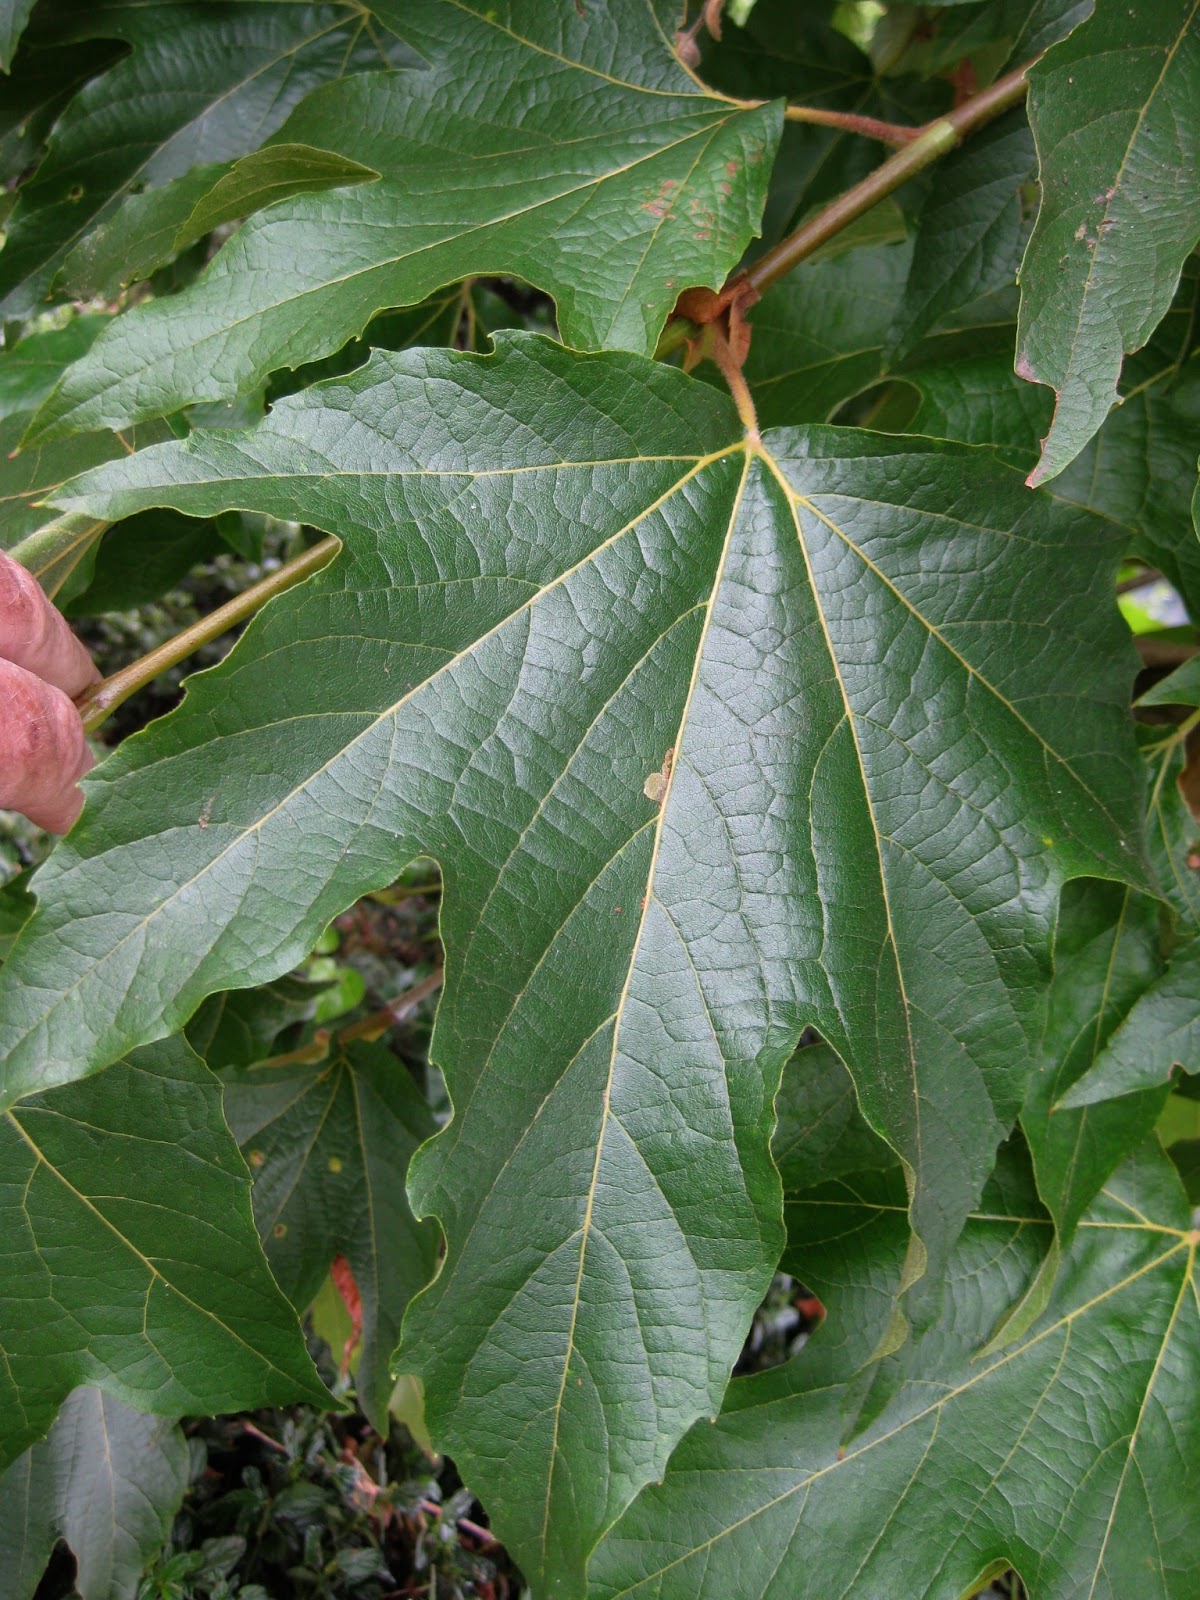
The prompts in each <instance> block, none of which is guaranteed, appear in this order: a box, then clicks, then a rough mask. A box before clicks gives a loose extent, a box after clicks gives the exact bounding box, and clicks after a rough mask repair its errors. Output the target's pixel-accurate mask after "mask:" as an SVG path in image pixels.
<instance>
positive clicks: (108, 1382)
mask: <svg viewBox="0 0 1200 1600" xmlns="http://www.w3.org/2000/svg"><path fill="white" fill-rule="evenodd" d="M167 1130H171V1135H172V1137H167V1136H166V1135H167ZM249 1188H250V1181H249V1175H248V1173H247V1171H246V1167H245V1164H244V1163H243V1161H242V1159H241V1157H240V1156H239V1155H238V1152H237V1147H236V1145H235V1144H234V1142H233V1139H232V1138H231V1136H230V1134H229V1131H228V1129H227V1128H226V1126H225V1122H224V1119H223V1117H222V1115H221V1091H220V1087H219V1085H218V1083H217V1080H216V1079H215V1078H214V1077H213V1076H212V1074H211V1073H209V1072H208V1071H207V1069H206V1068H205V1067H203V1066H202V1065H201V1063H200V1062H199V1061H198V1060H197V1058H196V1057H195V1056H194V1055H193V1054H192V1052H191V1051H190V1050H189V1049H188V1048H187V1046H186V1045H184V1044H182V1043H180V1042H179V1041H178V1040H172V1041H169V1042H167V1043H164V1044H159V1045H155V1046H153V1047H151V1048H148V1049H146V1050H144V1051H140V1052H138V1053H137V1054H135V1055H132V1056H131V1057H129V1058H128V1059H125V1060H123V1061H121V1062H120V1063H119V1064H118V1065H116V1066H113V1067H111V1068H110V1069H109V1070H108V1072H106V1073H105V1074H104V1076H103V1077H100V1078H97V1079H96V1080H95V1081H94V1082H91V1083H81V1084H70V1085H67V1086H66V1087H64V1088H61V1089H56V1090H54V1091H52V1092H51V1093H49V1094H46V1095H39V1096H36V1097H34V1098H32V1099H30V1100H27V1101H25V1102H24V1103H23V1104H22V1105H20V1106H18V1107H15V1108H13V1109H12V1110H10V1111H9V1112H8V1113H7V1115H6V1116H5V1118H4V1120H3V1124H2V1126H0V1213H2V1225H3V1237H4V1239H5V1241H6V1243H5V1247H4V1255H3V1259H2V1261H0V1329H2V1330H3V1331H2V1332H0V1357H2V1358H3V1359H2V1361H0V1374H2V1376H0V1463H2V1464H3V1465H8V1463H10V1462H11V1461H12V1460H13V1459H14V1458H15V1457H16V1456H17V1455H19V1454H20V1453H21V1451H22V1450H24V1449H25V1448H26V1447H27V1446H28V1445H30V1444H32V1443H34V1442H35V1441H36V1440H38V1439H40V1438H41V1437H42V1436H43V1435H44V1434H45V1433H46V1430H47V1429H48V1428H49V1426H50V1424H51V1423H52V1422H53V1420H54V1417H55V1413H56V1412H57V1411H58V1408H59V1406H60V1404H61V1403H62V1401H63V1400H64V1399H65V1397H66V1396H67V1395H68V1394H69V1393H70V1391H71V1390H72V1389H74V1388H75V1387H76V1386H77V1385H79V1384H94V1385H95V1386H97V1387H98V1388H102V1389H104V1390H105V1391H106V1392H107V1393H108V1394H110V1395H112V1396H113V1397H114V1398H116V1399H119V1400H121V1401H123V1402H124V1403H125V1404H127V1405H131V1406H135V1407H136V1408H137V1409H138V1410H141V1411H147V1412H156V1413H158V1414H159V1415H163V1416H170V1417H174V1416H180V1415H182V1414H183V1413H186V1412H189V1411H200V1412H205V1413H210V1412H215V1411H234V1410H238V1409H241V1408H242V1407H246V1406H256V1405H268V1404H272V1403H282V1402H284V1401H288V1400H297V1399H308V1400H313V1401H316V1402H317V1403H318V1404H320V1403H321V1401H322V1400H327V1399H328V1396H327V1395H326V1392H325V1390H324V1388H323V1387H322V1385H321V1384H320V1383H319V1382H318V1380H317V1377H316V1374H315V1373H314V1371H313V1369H312V1366H311V1364H310V1362H309V1360H308V1356H307V1354H306V1353H305V1349H304V1341H303V1338H302V1337H301V1334H300V1329H299V1326H298V1324H297V1322H296V1318H295V1314H294V1312H293V1311H292V1309H291V1307H290V1306H289V1305H288V1303H287V1301H286V1300H285V1299H284V1298H283V1296H282V1295H281V1294H280V1292H279V1290H278V1289H277V1288H276V1286H275V1284H274V1283H273V1282H272V1281H271V1277H270V1274H269V1273H268V1271H267V1268H266V1263H265V1261H264V1260H263V1256H262V1251H261V1248H260V1246H259V1243H258V1237H257V1234H256V1233H255V1230H254V1223H253V1220H252V1218H251V1215H250V1195H249Z"/></svg>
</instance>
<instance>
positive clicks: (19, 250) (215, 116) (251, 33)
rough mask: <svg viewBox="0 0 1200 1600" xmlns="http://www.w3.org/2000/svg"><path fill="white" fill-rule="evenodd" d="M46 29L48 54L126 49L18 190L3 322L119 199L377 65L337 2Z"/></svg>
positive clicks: (99, 15) (122, 14)
mask: <svg viewBox="0 0 1200 1600" xmlns="http://www.w3.org/2000/svg"><path fill="white" fill-rule="evenodd" d="M46 27H47V33H48V35H49V38H50V40H51V41H52V43H53V44H54V45H55V46H58V45H61V44H62V43H64V42H78V41H80V40H89V39H90V40H109V39H116V40H120V41H122V42H125V43H127V44H129V46H130V47H131V48H130V53H129V54H128V55H127V56H125V57H124V58H123V59H122V60H120V61H119V62H117V64H116V65H115V66H113V67H112V68H111V69H110V70H109V71H108V72H107V73H104V74H103V75H102V76H100V77H97V78H95V79H93V80H92V82H91V83H89V84H88V85H86V86H85V87H84V88H83V89H82V90H80V92H79V93H78V94H77V95H76V96H75V97H74V99H73V100H72V101H71V103H70V105H69V107H68V108H67V110H66V111H65V112H64V113H63V115H62V116H61V117H60V118H59V120H58V122H57V123H56V124H55V127H54V131H53V134H52V136H51V138H50V143H49V149H48V152H47V155H46V158H45V160H44V161H43V162H42V164H41V166H40V167H39V168H38V170H37V172H36V173H35V174H34V175H33V177H31V178H30V179H29V180H28V181H27V182H26V183H25V184H24V185H23V186H22V189H21V191H20V199H19V202H18V205H17V209H16V211H15V212H14V213H13V216H12V218H11V219H10V223H9V229H8V237H7V240H6V242H5V246H4V250H3V260H2V261H0V309H2V310H3V312H4V314H5V315H6V316H10V317H11V316H20V315H27V314H29V313H30V312H31V311H33V310H35V309H36V308H37V307H38V305H39V303H40V302H41V301H42V299H43V297H44V295H45V293H46V291H47V289H48V288H49V286H50V282H51V279H52V278H53V276H54V273H55V271H56V270H57V267H58V266H59V265H60V264H61V262H62V261H63V259H64V258H65V256H66V254H67V253H68V252H69V251H70V250H71V248H72V247H73V246H74V245H75V244H76V243H77V242H78V241H79V240H80V239H81V238H83V237H84V236H85V235H86V234H87V232H88V231H89V230H90V229H91V228H92V227H93V226H94V225H95V224H96V223H97V222H99V221H100V220H102V219H103V218H104V217H105V216H106V215H107V214H108V212H109V211H110V209H111V208H112V207H113V205H114V204H115V203H116V202H118V201H119V200H120V199H121V198H122V197H123V196H125V195H127V194H130V193H132V192H134V190H135V189H136V188H137V187H138V186H139V185H144V186H146V187H150V188H154V187H157V186H158V185H160V184H163V183H166V182H168V181H169V180H170V179H172V178H177V177H180V176H181V175H182V174H183V173H185V172H186V171H187V170H188V169H189V168H191V167H193V166H195V165H196V164H197V163H202V162H212V161H229V160H231V159H233V158H235V157H238V156H241V155H245V154H247V153H248V152H249V151H251V150H253V149H254V148H255V147H256V146H258V145H259V144H261V143H262V142H263V140H264V139H266V138H267V137H268V136H269V135H270V134H272V133H273V132H274V131H275V130H276V129H277V128H278V127H279V125H280V124H281V123H282V122H283V120H284V119H285V117H286V116H287V114H288V112H289V111H290V110H291V108H292V107H293V106H294V105H295V104H296V103H297V101H299V100H300V99H301V98H302V97H303V96H304V95H305V94H307V93H308V91H309V90H310V89H312V88H314V87H315V86H316V85H317V84H319V83H322V82H324V81H325V80H326V79H328V78H333V77H336V76H337V75H338V74H339V73H340V72H341V71H343V70H346V69H347V68H349V67H352V66H353V65H355V64H357V65H359V66H360V67H361V66H362V65H365V64H366V63H367V62H369V61H371V60H374V62H375V63H376V64H380V63H381V61H382V60H384V59H385V58H384V57H383V56H381V54H380V52H379V50H378V48H377V47H376V46H375V45H374V44H373V43H372V39H371V34H370V30H369V29H368V28H366V24H365V18H364V14H363V13H362V12H361V11H358V10H356V9H352V8H351V7H349V6H340V5H300V4H297V5H275V4H269V3H253V0H208V3H206V4H204V5H174V4H149V5H137V4H129V3H122V0H112V3H110V4H107V5H104V4H101V5H95V4H90V3H86V0H69V3H67V4H66V5H64V6H62V7H60V8H58V9H57V10H56V11H55V12H54V13H53V15H52V18H48V19H47V24H46ZM29 38H30V40H31V41H33V40H34V39H35V38H37V34H36V32H35V33H31V34H30V36H29ZM35 54H36V52H35ZM173 409H174V408H173Z"/></svg>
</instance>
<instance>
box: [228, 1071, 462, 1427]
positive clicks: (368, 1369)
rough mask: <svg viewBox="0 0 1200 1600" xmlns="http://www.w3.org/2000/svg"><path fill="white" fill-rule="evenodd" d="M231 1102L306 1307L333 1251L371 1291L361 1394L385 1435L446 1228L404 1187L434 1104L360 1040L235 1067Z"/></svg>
mask: <svg viewBox="0 0 1200 1600" xmlns="http://www.w3.org/2000/svg"><path fill="white" fill-rule="evenodd" d="M225 1110H226V1115H227V1116H228V1118H229V1124H230V1127H231V1128H232V1129H233V1133H234V1137H235V1138H236V1139H237V1140H238V1142H239V1144H240V1145H241V1147H242V1152H243V1154H244V1155H245V1157H246V1160H247V1162H248V1164H249V1166H250V1170H251V1172H252V1173H253V1174H254V1215H255V1220H256V1221H257V1223H258V1230H259V1234H260V1236H261V1238H262V1242H263V1249H264V1250H265V1252H266V1256H267V1260H268V1261H269V1262H270V1264H271V1270H272V1272H273V1273H274V1276H275V1281H276V1283H278V1284H279V1286H280V1288H281V1289H282V1290H283V1291H284V1293H285V1294H286V1295H287V1297H288V1299H289V1300H291V1302H292V1304H293V1305H294V1306H295V1307H296V1309H297V1310H298V1311H303V1310H304V1309H305V1308H306V1307H307V1306H308V1305H309V1304H310V1302H311V1301H312V1299H313V1297H314V1296H315V1295H316V1293H317V1291H318V1290H319V1289H320V1287H321V1284H322V1283H323V1282H324V1280H325V1277H326V1275H327V1273H328V1272H329V1267H330V1263H331V1262H332V1261H333V1258H334V1256H336V1255H342V1256H344V1257H345V1258H346V1260H347V1261H348V1263H349V1265H350V1269H351V1271H352V1272H353V1274H354V1281H355V1283H356V1284H357V1286H358V1291H359V1294H360V1296H361V1297H362V1317H363V1328H362V1338H363V1349H362V1357H361V1359H360V1361H359V1365H358V1371H357V1375H356V1385H355V1386H356V1392H357V1396H358V1402H359V1405H360V1406H361V1407H362V1409H363V1410H364V1411H365V1412H366V1414H367V1416H368V1418H369V1419H370V1421H371V1423H372V1424H373V1426H374V1427H375V1428H376V1429H378V1430H380V1431H381V1432H383V1433H384V1434H386V1432H387V1403H388V1397H389V1395H390V1394H391V1392H392V1387H393V1382H392V1378H391V1375H390V1372H389V1363H390V1361H391V1357H392V1352H393V1350H394V1349H395V1348H396V1345H397V1343H398V1342H399V1338H400V1319H401V1317H402V1316H403V1315H404V1308H405V1307H406V1306H407V1304H408V1302H409V1300H410V1299H411V1298H412V1296H413V1295H414V1294H416V1293H417V1291H418V1290H419V1289H423V1288H424V1287H425V1285H426V1283H428V1281H429V1279H430V1278H431V1277H432V1276H433V1273H434V1269H435V1267H436V1265H437V1247H438V1230H437V1228H436V1227H435V1226H434V1225H433V1224H432V1223H418V1222H416V1221H415V1220H414V1218H413V1214H412V1211H411V1210H410V1209H409V1204H408V1197H407V1195H406V1193H405V1187H404V1185H405V1179H406V1178H407V1175H408V1164H409V1161H410V1159H411V1157H412V1154H413V1152H414V1150H415V1149H416V1148H417V1146H418V1145H419V1144H421V1143H423V1142H424V1140H426V1139H428V1138H430V1137H431V1136H432V1134H433V1133H434V1131H435V1129H434V1123H433V1118H432V1117H431V1115H430V1113H429V1107H428V1105H427V1104H426V1102H425V1100H424V1098H423V1097H422V1095H421V1094H420V1092H419V1091H418V1089H417V1087H416V1085H415V1084H414V1083H413V1081H412V1078H411V1076H410V1074H409V1072H408V1069H407V1068H406V1067H405V1066H404V1064H403V1063H402V1062H400V1061H398V1060H397V1059H396V1057H395V1056H394V1055H392V1054H391V1052H390V1051H388V1050H386V1049H384V1048H383V1047H382V1046H381V1045H363V1044H358V1045H350V1046H348V1047H346V1048H345V1049H344V1050H342V1051H339V1052H337V1053H335V1054H334V1056H333V1057H332V1059H331V1060H329V1061H327V1062H322V1063H319V1064H316V1065H313V1066H310V1067H290V1068H289V1067H276V1068H273V1069H270V1071H265V1070H264V1071H259V1072H257V1073H256V1072H247V1073H243V1074H241V1075H239V1076H237V1077H233V1078H228V1079H226V1081H225Z"/></svg>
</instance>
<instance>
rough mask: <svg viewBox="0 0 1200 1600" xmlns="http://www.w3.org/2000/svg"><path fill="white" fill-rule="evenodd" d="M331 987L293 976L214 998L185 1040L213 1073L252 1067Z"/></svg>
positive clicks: (308, 1016) (306, 1017) (308, 1014)
mask: <svg viewBox="0 0 1200 1600" xmlns="http://www.w3.org/2000/svg"><path fill="white" fill-rule="evenodd" d="M328 987H329V986H328V984H325V983H314V982H313V981H311V980H310V979H308V978H300V977H296V976H294V975H292V974H290V973H289V974H286V975H285V976H284V977H282V978H277V979H276V980H275V982H274V983H266V984H263V985H262V986H261V987H260V988H257V989H242V990H226V991H225V992H224V993H223V994H214V995H210V996H209V998H208V999H207V1000H206V1001H205V1002H204V1004H203V1005H202V1006H201V1007H200V1009H199V1011H197V1012H196V1014H195V1016H194V1017H193V1018H192V1020H191V1021H190V1022H189V1023H188V1026H187V1041H188V1043H189V1044H190V1045H191V1047H192V1049H193V1050H194V1051H195V1052H196V1054H197V1055H198V1056H200V1058H201V1059H202V1060H203V1061H205V1062H206V1063H207V1064H208V1065H209V1066H210V1067H211V1068H212V1070H213V1071H214V1072H223V1071H225V1070H226V1069H227V1068H230V1067H234V1068H236V1067H252V1066H253V1065H254V1064H255V1062H256V1061H263V1060H265V1059H266V1058H267V1057H268V1056H270V1055H271V1054H272V1053H273V1046H274V1044H275V1041H276V1040H277V1039H278V1037H279V1035H280V1034H281V1033H282V1032H283V1030H284V1029H285V1028H287V1027H290V1026H292V1025H293V1024H294V1023H298V1022H307V1021H309V1020H311V1018H312V1016H313V1014H314V1012H315V1011H316V1008H317V1002H318V1000H319V999H320V998H321V996H322V995H323V994H324V993H325V992H326V990H327V988H328ZM226 1109H227V1110H228V1107H226Z"/></svg>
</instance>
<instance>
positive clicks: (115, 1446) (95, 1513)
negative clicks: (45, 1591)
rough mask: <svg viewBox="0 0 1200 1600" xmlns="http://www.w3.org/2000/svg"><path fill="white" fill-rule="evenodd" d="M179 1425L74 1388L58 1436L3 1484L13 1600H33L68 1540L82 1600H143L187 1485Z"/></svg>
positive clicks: (1, 1538)
mask: <svg viewBox="0 0 1200 1600" xmlns="http://www.w3.org/2000/svg"><path fill="white" fill-rule="evenodd" d="M188 1467H189V1457H188V1446H187V1441H186V1439H185V1438H184V1437H183V1434H182V1433H181V1432H180V1430H179V1427H178V1425H177V1424H176V1423H174V1422H169V1421H167V1420H166V1419H165V1418H163V1417H148V1416H144V1415H142V1414H141V1413H140V1412H137V1411H131V1410H130V1409H129V1407H128V1406H125V1405H122V1404H121V1402H120V1401H119V1400H115V1399H114V1398H113V1397H112V1396H111V1395H107V1394H103V1393H102V1392H101V1391H100V1390H99V1389H89V1388H82V1389H75V1390H74V1391H73V1392H72V1393H71V1394H69V1395H68V1396H67V1398H66V1400H64V1402H63V1405H62V1409H61V1410H60V1411H59V1413H58V1416H57V1417H56V1418H55V1421H54V1426H53V1427H52V1428H51V1429H50V1434H49V1437H48V1438H47V1439H45V1440H44V1441H43V1442H42V1443H41V1444H37V1445H34V1446H33V1448H32V1449H30V1450H27V1451H26V1452H25V1454H24V1455H23V1456H21V1457H19V1459H18V1460H16V1461H14V1462H13V1464H12V1466H11V1467H9V1469H8V1471H7V1472H6V1473H5V1474H4V1476H3V1477H0V1572H3V1574H4V1584H5V1588H4V1596H5V1600H33V1595H34V1591H35V1590H36V1589H37V1586H38V1581H39V1579H40V1578H41V1576H42V1574H43V1571H44V1570H45V1566H46V1563H47V1561H48V1560H49V1558H50V1552H51V1551H52V1549H53V1548H54V1545H55V1542H56V1541H57V1540H58V1539H59V1538H62V1539H64V1540H65V1541H66V1543H67V1545H68V1546H69V1547H70V1550H71V1553H72V1555H73V1556H74V1557H75V1582H74V1589H75V1592H76V1593H77V1594H78V1595H79V1596H80V1597H81V1600H134V1597H135V1596H136V1594H137V1592H138V1580H139V1578H140V1577H141V1574H142V1569H143V1567H144V1566H145V1565H146V1563H147V1562H148V1561H149V1560H150V1558H151V1556H153V1555H154V1554H155V1553H156V1552H157V1551H158V1550H159V1549H160V1548H161V1547H162V1545H163V1543H164V1541H165V1540H166V1537H167V1534H168V1533H169V1532H170V1528H171V1520H172V1518H173V1517H174V1515H175V1513H176V1511H178V1509H179V1504H180V1501H181V1500H182V1499H183V1492H184V1490H185V1489H186V1488H187V1481H188Z"/></svg>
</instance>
